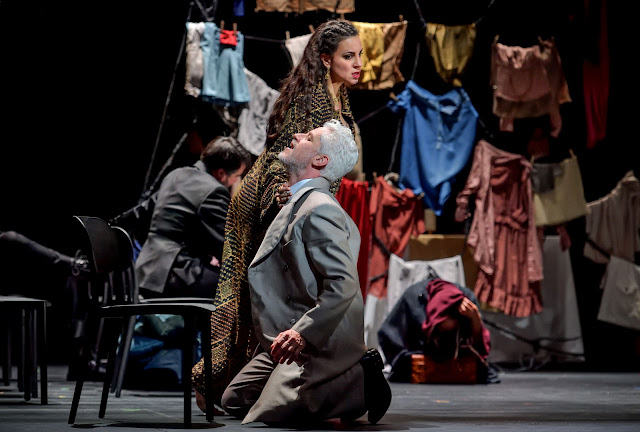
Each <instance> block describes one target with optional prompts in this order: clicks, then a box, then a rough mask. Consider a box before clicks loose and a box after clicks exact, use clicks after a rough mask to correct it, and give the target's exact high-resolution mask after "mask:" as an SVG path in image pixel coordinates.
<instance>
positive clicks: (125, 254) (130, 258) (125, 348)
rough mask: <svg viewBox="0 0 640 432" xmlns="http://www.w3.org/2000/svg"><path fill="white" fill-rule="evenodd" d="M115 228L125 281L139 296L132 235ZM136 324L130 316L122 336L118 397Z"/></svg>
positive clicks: (116, 386)
mask: <svg viewBox="0 0 640 432" xmlns="http://www.w3.org/2000/svg"><path fill="white" fill-rule="evenodd" d="M113 229H114V230H115V232H116V235H117V236H118V238H119V239H118V240H119V245H120V246H121V248H122V249H121V251H120V252H121V257H122V259H123V262H122V268H123V271H122V277H123V278H124V281H123V283H124V284H126V285H127V286H130V287H131V288H132V290H131V291H132V293H131V295H132V296H133V297H136V298H139V296H138V294H139V292H138V284H137V282H136V277H135V271H134V262H135V260H134V255H133V243H132V241H131V236H130V235H129V233H128V231H126V230H125V229H124V228H122V227H118V226H113ZM139 301H140V303H167V302H171V303H207V304H213V299H208V298H202V297H171V298H151V299H141V300H139ZM135 324H136V317H135V316H132V317H130V318H129V322H128V324H127V329H126V330H125V332H124V334H123V335H122V338H121V343H120V346H119V348H118V353H117V359H116V364H115V372H114V377H113V381H112V383H111V393H115V396H116V397H117V398H119V397H120V395H121V393H122V384H123V382H124V376H125V372H126V368H127V362H128V360H129V351H130V349H131V341H132V340H133V333H134V329H135Z"/></svg>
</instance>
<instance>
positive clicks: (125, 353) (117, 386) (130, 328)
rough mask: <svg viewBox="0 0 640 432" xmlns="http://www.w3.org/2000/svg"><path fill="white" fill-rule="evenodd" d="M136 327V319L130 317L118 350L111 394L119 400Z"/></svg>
mask: <svg viewBox="0 0 640 432" xmlns="http://www.w3.org/2000/svg"><path fill="white" fill-rule="evenodd" d="M135 325H136V317H135V316H132V317H129V319H128V322H127V327H126V329H125V333H124V335H123V337H122V341H121V343H120V348H119V350H118V356H117V357H116V364H115V372H114V379H113V381H112V382H111V393H114V392H115V394H116V397H117V398H119V397H120V394H121V393H122V383H123V382H124V375H125V373H126V371H127V362H128V361H129V350H130V349H131V341H132V340H133V332H134V329H135Z"/></svg>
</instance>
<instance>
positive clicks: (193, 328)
mask: <svg viewBox="0 0 640 432" xmlns="http://www.w3.org/2000/svg"><path fill="white" fill-rule="evenodd" d="M74 219H75V220H76V221H77V222H78V224H79V226H80V233H81V235H80V238H81V245H80V249H81V251H82V252H83V253H84V254H85V255H86V256H87V258H88V261H89V267H90V273H89V284H88V290H87V295H88V297H89V301H88V305H89V306H88V310H87V322H86V325H85V326H86V329H87V334H88V335H92V337H87V338H85V340H86V342H85V347H84V348H83V350H82V356H83V361H82V366H81V368H80V371H79V374H78V378H77V380H76V387H75V392H74V395H73V401H72V404H71V411H70V413H69V420H68V422H69V424H74V423H75V419H76V413H77V411H78V405H79V403H80V395H81V393H82V387H83V384H84V381H85V379H86V377H87V376H88V375H89V373H90V370H91V365H90V362H91V360H92V353H93V352H95V350H100V351H102V352H104V353H105V354H106V357H107V367H106V374H105V378H104V384H103V389H102V398H101V401H100V411H99V414H98V415H99V417H100V418H103V417H104V416H105V412H106V406H107V399H108V397H109V392H110V391H109V390H110V387H111V384H112V382H113V379H114V371H115V368H116V360H117V359H116V357H117V352H118V338H119V337H120V336H122V337H121V343H120V347H121V348H120V351H121V352H122V353H124V352H125V351H126V350H124V349H123V348H122V347H123V346H124V345H126V344H127V343H129V344H130V342H131V340H130V335H129V336H128V335H127V333H128V329H129V328H130V327H131V326H130V324H131V319H132V318H135V317H136V316H138V315H148V314H171V315H180V316H182V317H183V319H184V323H185V335H189V337H185V338H184V345H183V347H182V386H183V393H184V427H185V428H190V427H191V399H192V388H191V380H190V379H189V377H190V376H191V367H192V365H193V364H194V363H195V362H194V350H195V348H196V341H197V330H198V329H200V331H201V334H202V347H201V348H202V353H203V356H204V367H205V380H206V383H207V389H206V391H207V393H209V394H212V393H213V385H212V381H211V376H212V374H211V331H210V330H211V327H210V325H211V324H210V322H211V321H210V320H211V314H212V313H213V311H214V310H215V306H213V305H212V304H209V303H205V302H188V301H183V300H180V301H172V300H173V299H166V300H167V301H164V300H165V299H163V300H158V299H156V300H154V301H153V302H151V301H148V302H143V303H141V302H140V300H139V298H138V295H137V285H136V283H135V274H134V273H133V272H132V266H133V260H132V244H131V239H130V237H129V236H128V234H127V232H126V231H124V230H122V229H121V228H118V227H112V226H110V225H109V224H108V223H107V222H106V221H105V220H103V219H101V218H97V217H92V216H74ZM127 338H129V340H128V341H127ZM127 348H128V345H127ZM119 363H122V362H119ZM121 367H122V366H121ZM213 412H214V407H213V400H212V398H207V406H206V419H207V421H213Z"/></svg>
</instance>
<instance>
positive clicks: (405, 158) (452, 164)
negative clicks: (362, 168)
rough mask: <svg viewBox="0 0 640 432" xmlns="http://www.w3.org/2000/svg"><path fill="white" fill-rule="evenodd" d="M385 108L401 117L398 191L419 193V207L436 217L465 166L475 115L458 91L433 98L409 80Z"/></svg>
mask: <svg viewBox="0 0 640 432" xmlns="http://www.w3.org/2000/svg"><path fill="white" fill-rule="evenodd" d="M387 106H389V108H390V109H391V110H392V111H393V112H397V111H399V110H404V111H405V115H404V120H403V124H402V146H401V152H400V172H399V174H400V179H399V183H400V186H401V187H404V188H407V189H411V190H412V191H413V193H414V194H416V195H419V194H421V193H424V197H423V200H424V204H425V205H426V206H427V207H429V208H431V209H432V210H433V212H434V213H435V214H436V215H438V216H439V215H440V214H441V213H442V208H443V206H444V204H445V202H446V201H447V199H448V198H449V195H450V194H451V189H452V188H451V186H452V184H453V182H454V181H455V176H456V174H458V173H459V172H460V170H461V169H462V168H464V166H465V165H466V164H467V162H468V161H469V157H470V155H471V150H472V149H473V143H474V140H475V136H476V125H477V119H478V113H477V111H476V109H475V108H474V107H473V105H472V104H471V100H470V99H469V96H468V95H467V93H466V92H465V91H464V89H463V88H460V87H459V88H456V89H454V90H451V91H449V92H447V93H445V94H443V95H440V96H436V95H434V94H432V93H430V92H429V91H428V90H425V89H423V88H422V87H420V86H418V85H417V84H416V83H415V82H414V81H412V80H409V81H408V82H407V85H406V87H405V89H404V90H403V91H402V93H400V94H399V95H398V98H397V101H389V103H388V105H387Z"/></svg>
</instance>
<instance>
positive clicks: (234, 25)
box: [233, 22, 238, 33]
mask: <svg viewBox="0 0 640 432" xmlns="http://www.w3.org/2000/svg"><path fill="white" fill-rule="evenodd" d="M233 32H234V33H238V23H235V22H234V23H233Z"/></svg>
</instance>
